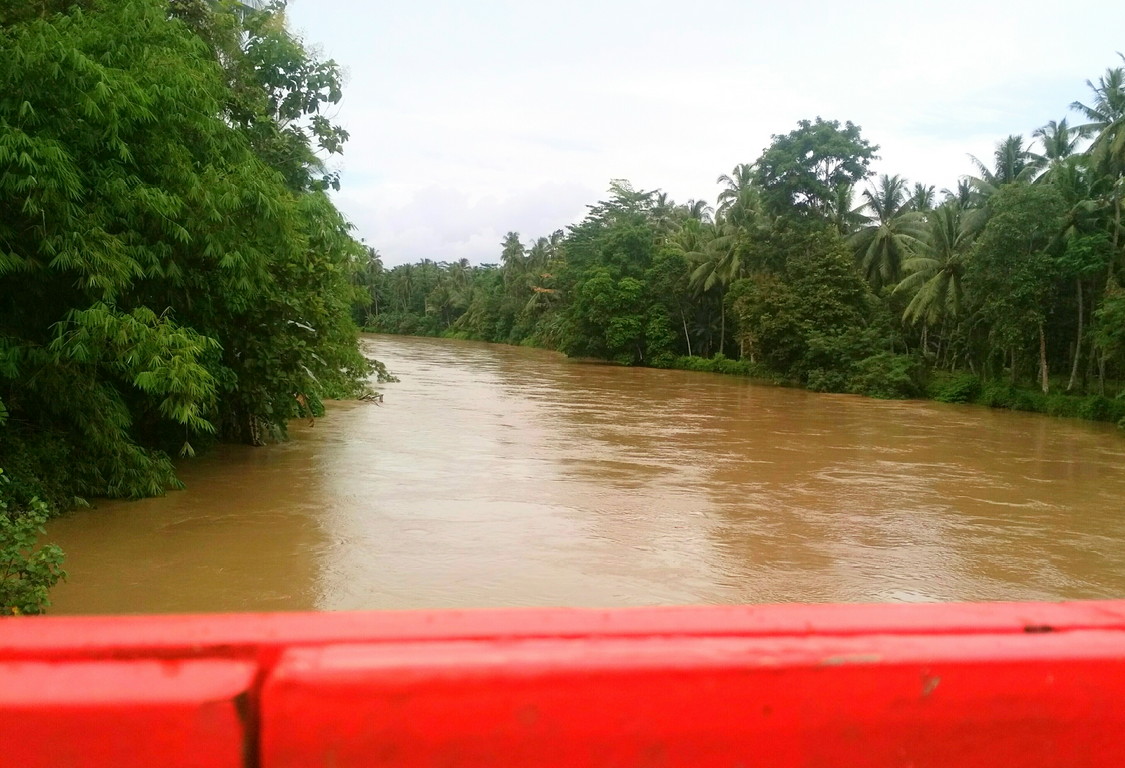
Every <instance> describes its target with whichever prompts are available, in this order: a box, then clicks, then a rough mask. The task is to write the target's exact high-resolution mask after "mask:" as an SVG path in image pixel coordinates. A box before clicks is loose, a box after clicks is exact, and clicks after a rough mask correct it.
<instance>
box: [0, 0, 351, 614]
mask: <svg viewBox="0 0 1125 768" xmlns="http://www.w3.org/2000/svg"><path fill="white" fill-rule="evenodd" d="M282 12H283V3H275V4H274V5H273V6H271V7H270V8H269V9H268V10H265V11H251V10H249V9H248V8H246V7H243V6H241V5H239V4H235V3H230V2H226V3H224V2H214V3H212V2H207V1H205V0H172V1H171V2H169V1H168V0H113V1H112V2H111V1H110V0H36V2H10V1H7V0H5V1H4V2H0V49H2V50H3V52H4V55H3V56H0V409H2V411H0V412H2V413H3V414H4V419H3V420H2V421H0V466H4V467H6V468H7V469H8V471H9V473H10V474H11V484H10V487H9V488H8V491H7V492H6V493H7V494H8V495H7V496H6V497H5V504H6V505H7V515H5V516H0V517H3V519H4V521H5V523H4V524H5V526H6V527H5V528H4V537H3V538H0V545H2V546H4V547H7V546H8V541H9V540H11V541H15V542H17V543H19V542H25V541H26V535H27V531H28V530H31V529H33V528H34V527H35V526H36V525H37V523H36V521H37V520H39V519H40V517H41V513H42V511H43V509H44V506H43V505H44V504H46V505H48V506H49V507H51V508H61V507H66V506H69V505H71V504H73V503H75V501H76V500H77V499H81V498H82V497H88V496H114V497H137V496H147V495H153V494H160V493H163V492H164V491H165V490H166V489H167V488H170V487H175V486H176V485H177V484H178V483H177V480H176V477H175V474H174V471H173V466H172V462H171V458H170V457H171V456H173V455H176V454H179V455H182V456H190V455H192V454H193V453H194V452H195V451H196V450H197V449H198V448H199V447H200V446H201V445H206V444H208V443H209V442H212V441H214V440H217V439H225V440H237V441H243V442H250V443H260V442H263V441H265V440H267V439H269V438H270V437H280V436H283V435H284V432H285V425H286V422H287V420H288V419H290V418H292V417H295V416H298V415H308V411H312V412H313V413H319V412H321V410H322V400H323V399H324V398H326V397H340V396H347V395H349V394H353V393H358V392H359V391H360V389H361V387H362V383H363V382H364V381H365V380H366V378H367V376H368V375H369V374H370V373H371V372H372V370H373V368H372V364H371V363H370V362H369V361H367V360H365V359H364V358H363V356H362V355H361V354H360V353H359V350H358V345H357V341H356V329H355V325H354V323H353V321H352V311H353V305H354V304H355V303H356V302H362V301H363V300H364V298H363V297H364V294H363V293H362V292H360V291H357V289H356V284H357V282H358V278H357V277H356V273H357V272H358V271H359V270H360V269H362V268H363V266H364V262H365V256H366V250H365V249H364V248H363V247H362V246H361V245H360V244H359V243H357V242H356V241H355V240H354V239H353V238H352V237H351V236H350V234H349V232H350V225H349V224H348V223H347V222H346V221H345V220H344V218H343V217H342V216H341V215H340V213H339V212H338V211H337V210H336V208H335V207H334V205H333V204H332V202H331V201H330V199H329V197H328V194H327V193H328V190H329V189H330V188H335V187H337V186H338V180H337V178H336V176H335V174H333V173H331V172H330V171H329V170H328V168H327V167H326V165H325V161H324V158H325V157H327V156H329V155H331V154H333V153H338V152H340V150H341V148H342V146H343V143H344V141H345V140H346V139H347V134H346V133H345V132H344V131H343V130H342V129H340V128H339V127H338V126H335V125H333V124H332V123H331V121H330V120H329V119H328V118H327V117H326V116H325V115H324V109H325V107H326V106H331V105H332V104H334V103H335V102H337V101H338V100H339V99H340V76H339V72H338V69H337V67H336V65H335V64H334V63H333V62H331V61H328V62H322V61H317V60H316V59H314V58H313V57H311V56H310V55H308V54H307V53H306V51H305V50H304V49H303V48H302V46H301V44H300V42H299V41H298V40H296V39H295V38H293V37H292V36H291V35H290V34H289V32H287V31H286V28H285V25H284V19H283V16H282ZM302 412H304V413H302ZM13 526H15V527H13ZM27 526H31V528H28V527H27ZM9 536H10V537H14V538H11V539H9V538H8V537H9ZM5 551H7V550H5ZM48 559H49V558H48ZM28 562H40V561H37V560H34V559H33V560H31V561H28ZM27 573H28V574H30V575H29V576H27V577H26V578H30V579H31V580H32V582H34V583H36V584H44V583H46V581H45V580H44V579H40V578H39V577H38V576H36V575H35V574H36V573H39V574H42V573H44V572H43V571H42V570H41V569H40V570H39V571H35V570H34V569H33V570H32V571H27ZM5 600H8V598H7V597H6V598H5ZM32 602H33V601H32ZM8 604H9V603H8V602H4V605H8ZM13 604H15V603H13ZM29 604H30V603H26V602H21V603H19V604H18V605H19V607H20V609H21V610H23V611H25V612H26V611H28V610H29V609H28V607H27V606H28V605H29Z"/></svg>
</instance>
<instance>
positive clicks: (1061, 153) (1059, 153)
mask: <svg viewBox="0 0 1125 768" xmlns="http://www.w3.org/2000/svg"><path fill="white" fill-rule="evenodd" d="M1031 135H1032V136H1033V137H1034V138H1036V139H1039V143H1040V144H1042V145H1043V154H1041V155H1035V160H1036V162H1038V163H1040V165H1041V167H1042V168H1043V174H1042V175H1041V176H1040V177H1039V178H1038V179H1037V181H1047V180H1049V179H1050V177H1051V172H1052V171H1053V170H1054V169H1055V168H1057V167H1058V166H1059V165H1060V164H1061V163H1063V162H1065V161H1066V159H1067V158H1069V157H1071V156H1072V155H1073V154H1074V153H1075V152H1076V151H1077V149H1078V144H1079V142H1081V141H1082V132H1081V131H1079V130H1076V129H1074V128H1071V127H1070V126H1069V125H1068V124H1067V122H1066V118H1065V117H1064V118H1063V119H1062V120H1057V121H1056V120H1052V121H1050V122H1049V123H1047V124H1046V125H1044V126H1043V127H1042V128H1036V129H1035V131H1034V132H1033V133H1032V134H1031Z"/></svg>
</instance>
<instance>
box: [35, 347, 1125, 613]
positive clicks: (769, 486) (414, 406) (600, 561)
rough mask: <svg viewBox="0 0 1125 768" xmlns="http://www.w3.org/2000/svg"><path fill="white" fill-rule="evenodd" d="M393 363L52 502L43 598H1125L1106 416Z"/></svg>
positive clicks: (503, 602) (448, 603)
mask: <svg viewBox="0 0 1125 768" xmlns="http://www.w3.org/2000/svg"><path fill="white" fill-rule="evenodd" d="M363 343H364V345H365V346H366V347H367V349H368V351H369V352H370V353H372V354H374V355H376V356H377V357H379V358H380V359H381V360H383V361H385V362H386V363H387V364H388V366H389V367H390V368H391V370H392V371H393V372H395V373H396V374H398V375H399V376H400V377H401V379H402V381H401V382H400V383H397V384H387V385H380V389H381V390H382V391H383V392H384V393H385V395H386V400H385V404H384V405H383V406H382V407H379V406H376V405H373V404H370V403H339V404H334V405H333V406H332V407H331V408H330V413H329V415H328V417H327V418H324V419H321V420H318V421H317V423H316V425H315V426H313V427H309V426H307V425H305V424H304V423H300V422H295V423H294V425H293V429H292V435H293V439H292V440H291V441H290V442H288V443H285V444H283V445H277V446H271V447H267V448H248V447H243V446H222V447H220V449H219V450H218V451H216V452H214V453H212V454H210V455H208V456H206V457H204V458H202V459H199V460H195V461H192V462H188V463H186V464H185V465H184V466H183V468H182V477H183V479H184V480H185V481H186V482H187V484H188V489H187V490H186V491H177V492H172V493H169V494H168V495H167V496H166V497H164V498H159V499H148V500H144V501H140V502H118V501H112V502H111V501H102V502H99V503H98V504H97V505H96V506H97V508H96V509H94V510H83V511H79V512H76V513H73V514H70V515H68V516H66V517H64V518H61V519H59V520H57V521H55V522H53V523H52V524H51V526H50V529H49V534H50V537H51V538H52V539H54V540H55V541H57V542H58V543H60V544H61V545H62V546H63V547H64V549H65V550H66V552H67V555H68V558H67V566H66V567H67V569H68V570H69V571H70V574H71V577H70V580H69V582H68V583H66V584H64V585H61V586H60V587H59V588H57V589H56V591H55V592H54V594H53V599H54V602H55V606H54V608H53V610H52V612H53V613H156V612H169V611H227V610H302V609H322V610H342V609H375V608H380V609H381V608H461V607H485V606H532V605H540V606H546V605H573V606H626V605H653V604H673V603H676V604H678V603H763V602H789V601H802V602H821V601H844V602H851V601H874V602H893V601H938V600H940V601H947V600H1055V599H1078V598H1113V597H1122V596H1123V595H1125V436H1123V435H1122V434H1121V433H1120V432H1119V431H1118V430H1116V429H1115V428H1114V427H1111V426H1108V425H1097V424H1089V423H1083V422H1078V421H1069V420H1062V419H1052V418H1048V417H1045V416H1039V415H1033V414H1020V413H1009V412H1002V411H991V410H987V409H984V408H975V407H969V406H953V405H942V404H938V403H929V402H914V401H911V402H881V401H877V400H870V399H865V398H860V397H854V396H848V395H823V394H813V393H809V392H804V391H801V390H796V389H784V388H779V387H771V386H766V385H761V384H756V383H751V382H749V381H747V380H745V379H739V378H733V377H724V376H718V375H710V374H699V373H688V372H683V371H658V370H649V369H633V368H620V367H615V366H609V365H598V364H593V363H588V362H579V361H574V360H568V359H566V358H565V357H563V356H561V355H558V354H554V353H551V352H545V351H541V350H532V349H522V348H514V347H505V346H499V345H486V344H476V343H470V342H456V341H446V340H436V339H418V338H407V337H388V336H368V337H364V342H363Z"/></svg>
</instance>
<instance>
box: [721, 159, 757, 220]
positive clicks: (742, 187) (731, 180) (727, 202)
mask: <svg viewBox="0 0 1125 768" xmlns="http://www.w3.org/2000/svg"><path fill="white" fill-rule="evenodd" d="M715 183H716V184H722V185H723V187H724V189H723V190H722V191H721V192H719V207H718V211H717V213H718V214H719V215H723V214H726V213H727V211H728V209H730V208H731V207H732V206H735V205H737V204H739V203H740V202H742V201H743V200H744V199H745V198H746V196H747V195H748V194H749V193H750V192H751V191H752V190H753V189H754V166H752V165H751V164H749V163H739V164H738V165H736V166H735V167H734V170H732V171H731V172H730V175H729V176H728V175H727V174H725V173H724V174H723V175H722V176H720V177H719V178H717V179H715Z"/></svg>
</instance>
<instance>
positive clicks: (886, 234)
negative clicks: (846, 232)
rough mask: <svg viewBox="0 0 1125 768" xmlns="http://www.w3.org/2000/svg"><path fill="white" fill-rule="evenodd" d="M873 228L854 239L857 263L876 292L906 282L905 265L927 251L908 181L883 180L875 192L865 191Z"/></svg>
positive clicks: (922, 222)
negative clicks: (905, 262) (902, 281)
mask: <svg viewBox="0 0 1125 768" xmlns="http://www.w3.org/2000/svg"><path fill="white" fill-rule="evenodd" d="M863 197H864V199H865V200H866V201H867V203H866V206H865V207H866V208H867V209H868V210H869V211H870V212H871V215H870V216H869V222H870V223H869V224H868V225H867V226H865V227H863V228H861V229H860V230H859V231H857V232H856V233H855V234H854V235H852V236H851V238H850V243H851V246H852V248H853V250H854V253H855V257H856V263H857V264H858V265H859V267H860V269H861V271H862V272H863V274H864V276H865V277H866V278H867V280H868V282H870V283H871V284H872V286H874V287H875V288H876V289H878V288H881V287H882V286H884V285H893V284H895V283H897V282H898V281H899V280H900V279H901V278H902V266H903V262H904V261H905V260H906V259H908V258H909V257H910V256H911V255H912V254H913V253H914V252H915V251H917V250H918V249H920V248H921V247H923V245H924V242H923V241H924V238H925V236H926V228H925V222H924V220H923V218H922V214H920V213H918V212H917V211H913V210H911V209H910V203H909V199H908V198H907V195H906V180H905V179H903V178H902V177H901V176H898V175H895V176H887V175H886V174H883V175H882V176H881V177H879V180H878V183H877V185H876V187H875V189H874V190H870V189H869V190H865V191H864V193H863Z"/></svg>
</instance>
